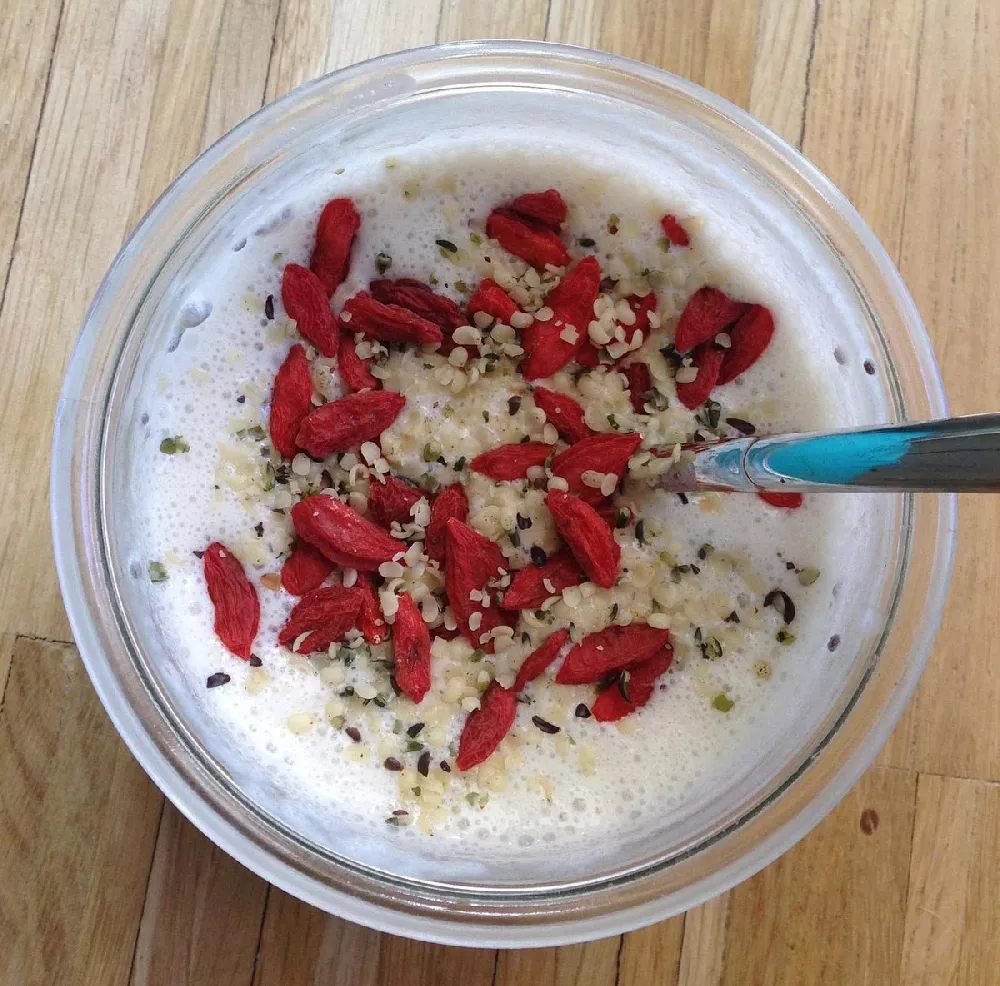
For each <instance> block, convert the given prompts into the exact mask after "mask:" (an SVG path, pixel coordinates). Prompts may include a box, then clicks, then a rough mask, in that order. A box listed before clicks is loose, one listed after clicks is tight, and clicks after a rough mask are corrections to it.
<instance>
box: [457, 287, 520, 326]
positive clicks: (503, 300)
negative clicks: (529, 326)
mask: <svg viewBox="0 0 1000 986" xmlns="http://www.w3.org/2000/svg"><path fill="white" fill-rule="evenodd" d="M466 309H467V311H468V312H469V315H470V317H471V316H472V315H475V314H476V312H486V314H487V315H489V316H490V318H495V319H497V320H498V321H500V322H503V323H504V324H505V325H510V320H511V319H512V318H513V317H514V316H515V315H516V314H517V313H518V312H519V311H520V309H519V308H518V307H517V305H516V304H514V301H513V300H512V299H511V297H510V295H508V294H507V292H506V291H504V289H503V288H502V287H500V285H499V284H497V282H496V281H494V280H493V278H491V277H487V278H484V279H483V280H482V281H480V282H479V287H477V288H476V290H475V292H474V293H473V295H472V297H471V298H470V299H469V304H468V305H467V306H466Z"/></svg>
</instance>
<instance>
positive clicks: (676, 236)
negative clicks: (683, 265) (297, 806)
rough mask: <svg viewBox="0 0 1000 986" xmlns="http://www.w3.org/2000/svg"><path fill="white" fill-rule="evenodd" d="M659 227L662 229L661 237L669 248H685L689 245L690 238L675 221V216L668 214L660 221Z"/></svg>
mask: <svg viewBox="0 0 1000 986" xmlns="http://www.w3.org/2000/svg"><path fill="white" fill-rule="evenodd" d="M660 226H661V227H662V228H663V235H664V236H665V237H666V238H667V241H668V242H669V243H670V245H671V246H679V247H686V246H690V245H691V237H690V236H688V231H687V230H686V229H685V228H684V227H683V226H682V225H681V224H680V223H679V222H678V221H677V217H676V216H672V215H670V213H669V212H668V213H667V214H666V215H665V216H664V217H663V218H662V219H661V220H660Z"/></svg>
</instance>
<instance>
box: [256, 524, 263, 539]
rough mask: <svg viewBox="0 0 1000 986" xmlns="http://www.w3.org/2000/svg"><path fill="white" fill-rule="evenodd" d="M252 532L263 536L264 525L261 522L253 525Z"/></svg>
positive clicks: (260, 536)
mask: <svg viewBox="0 0 1000 986" xmlns="http://www.w3.org/2000/svg"><path fill="white" fill-rule="evenodd" d="M254 533H255V534H256V535H257V537H259V538H262V537H263V536H264V525H263V524H262V523H261V524H256V525H254Z"/></svg>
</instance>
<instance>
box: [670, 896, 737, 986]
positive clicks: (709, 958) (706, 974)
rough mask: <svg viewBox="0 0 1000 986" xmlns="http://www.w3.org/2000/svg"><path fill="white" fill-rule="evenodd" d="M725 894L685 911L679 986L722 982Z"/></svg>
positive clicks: (726, 915)
mask: <svg viewBox="0 0 1000 986" xmlns="http://www.w3.org/2000/svg"><path fill="white" fill-rule="evenodd" d="M729 901H730V895H729V894H728V893H725V894H722V895H721V896H719V897H716V898H715V899H714V900H710V901H708V903H706V904H702V905H701V907H696V908H695V909H694V910H692V911H688V913H687V916H686V918H685V920H684V942H683V945H682V946H681V965H680V969H679V976H678V986H717V984H718V983H719V982H721V980H722V960H723V955H724V950H725V944H726V927H727V926H728V924H729Z"/></svg>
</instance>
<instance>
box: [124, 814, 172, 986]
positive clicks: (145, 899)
mask: <svg viewBox="0 0 1000 986" xmlns="http://www.w3.org/2000/svg"><path fill="white" fill-rule="evenodd" d="M166 803H167V799H166V798H164V799H163V803H162V804H161V805H160V817H159V818H158V819H157V821H156V837H155V838H154V839H153V851H152V852H151V853H150V854H149V872H147V873H146V889H145V890H144V891H143V893H142V908H141V909H140V911H139V920H138V921H137V922H136V924H135V941H133V942H132V961H131V962H130V963H129V972H128V981H129V983H134V982H135V972H136V969H135V963H136V960H137V958H138V955H139V936H140V935H141V934H142V925H143V919H144V918H145V916H146V908H147V907H148V906H149V882H150V879H151V878H152V876H153V866H154V865H155V863H156V846H157V845H159V842H160V830H161V829H162V828H163V813H164V811H165V808H166Z"/></svg>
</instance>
